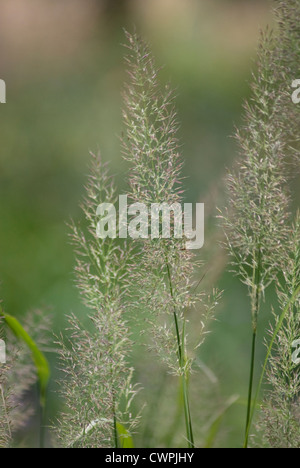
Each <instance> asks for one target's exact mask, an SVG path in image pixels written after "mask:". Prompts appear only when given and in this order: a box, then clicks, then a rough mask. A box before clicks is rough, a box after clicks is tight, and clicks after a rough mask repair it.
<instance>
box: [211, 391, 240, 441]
mask: <svg viewBox="0 0 300 468" xmlns="http://www.w3.org/2000/svg"><path fill="white" fill-rule="evenodd" d="M239 398H240V397H239V395H233V396H232V397H230V398H229V399H228V401H227V402H226V404H225V406H224V408H223V409H222V410H221V411H219V412H218V414H217V416H215V417H214V418H213V420H212V422H211V424H210V427H209V431H208V434H207V437H206V440H205V444H204V448H212V447H213V445H214V442H215V439H216V436H217V434H218V431H219V428H220V425H221V423H222V420H223V418H224V416H225V414H226V413H227V411H228V410H229V409H230V408H231V407H232V406H233V405H234V404H235V403H237V401H238V400H239Z"/></svg>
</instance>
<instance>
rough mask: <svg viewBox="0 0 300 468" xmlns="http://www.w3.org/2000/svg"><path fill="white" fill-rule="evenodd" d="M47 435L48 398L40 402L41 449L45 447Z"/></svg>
mask: <svg viewBox="0 0 300 468" xmlns="http://www.w3.org/2000/svg"><path fill="white" fill-rule="evenodd" d="M45 435H46V399H45V401H44V402H40V449H43V448H45Z"/></svg>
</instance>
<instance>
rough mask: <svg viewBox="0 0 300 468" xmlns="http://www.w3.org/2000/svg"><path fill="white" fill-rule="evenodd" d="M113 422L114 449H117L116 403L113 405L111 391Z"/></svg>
mask: <svg viewBox="0 0 300 468" xmlns="http://www.w3.org/2000/svg"><path fill="white" fill-rule="evenodd" d="M112 403H113V421H114V439H115V448H116V449H117V448H119V439H118V430H117V416H116V403H115V392H114V390H113V401H112Z"/></svg>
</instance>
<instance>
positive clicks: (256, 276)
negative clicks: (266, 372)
mask: <svg viewBox="0 0 300 468" xmlns="http://www.w3.org/2000/svg"><path fill="white" fill-rule="evenodd" d="M253 280H254V294H255V298H254V299H253V307H252V329H253V333H252V347H251V361H250V376H249V387H248V404H247V417H246V430H245V442H244V448H248V441H249V429H250V427H249V426H250V419H251V410H252V393H253V381H254V368H255V352H256V338H257V323H258V314H259V306H260V294H261V292H260V281H261V249H260V247H259V248H258V252H257V266H255V263H254V267H253Z"/></svg>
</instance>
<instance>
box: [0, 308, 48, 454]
mask: <svg viewBox="0 0 300 468" xmlns="http://www.w3.org/2000/svg"><path fill="white" fill-rule="evenodd" d="M0 309H1V308H0ZM24 322H25V329H26V330H27V331H28V332H29V333H30V335H31V336H32V337H33V339H34V340H35V341H36V343H38V346H39V348H40V349H48V347H49V328H50V323H49V320H48V318H47V317H44V316H43V315H42V313H41V312H40V311H38V310H37V311H33V312H30V313H28V314H27V315H26V317H25V319H24ZM0 338H1V339H3V340H4V342H5V343H6V363H0V447H1V448H10V447H12V446H13V444H14V435H15V433H16V432H17V431H18V430H19V429H21V428H22V427H23V426H25V424H26V423H27V422H28V420H29V418H30V417H31V416H32V415H33V413H34V409H33V408H32V407H31V405H29V404H28V403H26V401H25V400H24V397H25V396H26V394H27V393H28V392H29V391H30V389H32V387H33V386H34V385H35V384H36V383H37V380H38V379H37V373H36V369H35V366H34V364H33V362H32V360H31V357H30V350H29V348H28V347H26V346H25V345H24V344H23V343H21V342H20V341H19V340H18V339H17V338H16V337H15V336H14V335H13V334H12V333H11V331H10V330H9V329H7V326H5V323H4V318H0Z"/></svg>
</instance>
